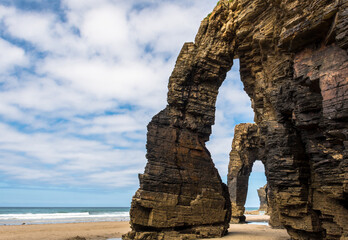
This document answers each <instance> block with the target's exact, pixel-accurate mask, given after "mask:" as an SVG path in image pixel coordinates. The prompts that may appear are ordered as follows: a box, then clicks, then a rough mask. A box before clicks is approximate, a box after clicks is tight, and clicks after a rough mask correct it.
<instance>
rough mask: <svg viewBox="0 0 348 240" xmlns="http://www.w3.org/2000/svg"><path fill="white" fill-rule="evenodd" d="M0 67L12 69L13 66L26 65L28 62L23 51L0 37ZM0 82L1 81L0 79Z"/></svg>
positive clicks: (4, 69)
mask: <svg viewBox="0 0 348 240" xmlns="http://www.w3.org/2000/svg"><path fill="white" fill-rule="evenodd" d="M0 52H1V55H0V69H2V71H6V70H12V68H13V67H14V66H26V65H27V64H28V62H29V60H28V58H27V56H26V55H25V52H24V50H23V49H22V48H19V47H17V46H15V45H13V44H11V43H9V42H8V41H5V40H4V39H2V38H0ZM0 82H2V81H1V80H0Z"/></svg>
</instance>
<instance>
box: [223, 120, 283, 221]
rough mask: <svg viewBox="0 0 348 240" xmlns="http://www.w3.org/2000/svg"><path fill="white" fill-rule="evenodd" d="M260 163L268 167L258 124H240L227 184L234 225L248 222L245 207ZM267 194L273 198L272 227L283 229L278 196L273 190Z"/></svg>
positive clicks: (270, 206) (233, 145)
mask: <svg viewBox="0 0 348 240" xmlns="http://www.w3.org/2000/svg"><path fill="white" fill-rule="evenodd" d="M256 160H261V161H262V163H263V164H264V165H265V164H267V161H266V153H265V142H263V138H262V137H261V133H260V131H259V128H258V126H257V124H253V123H242V124H239V125H237V126H236V127H235V129H234V138H233V143H232V150H231V152H230V162H229V165H228V175H227V185H228V190H229V194H230V199H231V205H232V216H231V223H244V222H245V216H244V211H245V207H244V205H245V202H246V198H247V193H248V184H249V176H250V173H251V171H252V168H253V164H254V163H255V161H256ZM265 169H267V168H265ZM266 177H267V172H266ZM267 192H268V195H269V196H268V198H267V199H268V206H269V207H268V209H269V212H268V214H269V215H270V225H271V226H272V227H274V228H281V227H282V225H281V222H280V219H279V210H278V209H277V205H276V204H275V202H274V193H273V192H272V189H270V188H269V187H268V188H267Z"/></svg>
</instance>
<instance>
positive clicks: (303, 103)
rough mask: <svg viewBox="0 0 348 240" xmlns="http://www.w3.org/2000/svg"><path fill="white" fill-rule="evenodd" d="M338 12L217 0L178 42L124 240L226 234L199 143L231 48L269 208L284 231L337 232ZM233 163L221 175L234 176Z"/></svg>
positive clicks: (339, 4) (346, 116) (346, 132)
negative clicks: (189, 36) (190, 38)
mask: <svg viewBox="0 0 348 240" xmlns="http://www.w3.org/2000/svg"><path fill="white" fill-rule="evenodd" d="M347 16H348V1H347V0H341V1H332V0H326V1H321V0H318V1H296V0H284V1H277V0H254V1H250V0H222V1H220V2H219V3H218V5H217V6H216V8H215V9H214V11H213V12H212V13H211V14H210V15H209V16H208V17H207V18H206V19H204V20H203V21H202V24H201V27H200V29H199V32H198V34H197V36H196V39H195V43H186V44H185V45H184V46H183V49H182V51H181V53H180V55H179V57H178V60H177V62H176V66H175V69H174V71H173V73H172V75H171V77H170V79H169V85H168V89H169V92H168V105H167V107H166V108H165V109H164V110H163V111H161V112H160V113H159V114H157V115H156V116H155V117H154V118H153V119H152V121H151V122H150V123H149V125H148V135H147V138H148V139H147V155H146V157H147V159H148V163H147V166H146V168H145V172H144V174H141V175H140V176H139V179H140V188H139V190H138V191H137V192H136V194H135V196H134V197H133V201H132V207H131V211H130V216H131V226H132V231H131V232H130V233H128V234H127V235H125V236H124V239H190V238H191V239H194V238H199V237H217V236H222V235H224V234H225V233H226V230H227V228H228V223H229V221H230V216H231V213H230V209H231V207H230V202H229V194H228V192H227V189H226V186H225V185H224V184H223V183H222V182H221V179H220V177H219V174H218V172H217V170H216V169H215V167H214V164H213V162H212V159H211V157H210V154H209V151H208V150H207V149H206V146H205V142H206V141H208V140H209V136H210V134H211V125H212V124H213V123H214V114H215V102H216V97H217V94H218V89H219V87H220V85H221V83H222V81H223V80H224V78H225V75H226V72H227V71H228V70H229V69H230V68H231V66H232V62H233V59H234V58H239V60H240V74H241V79H242V82H243V84H244V88H245V91H246V92H247V94H248V95H249V97H250V98H251V101H252V107H253V109H254V112H255V124H254V125H250V128H251V130H250V131H251V132H253V131H255V134H256V135H255V136H257V137H256V138H255V141H257V142H256V143H257V146H258V147H255V148H256V149H255V152H257V154H258V155H259V157H260V158H258V159H259V160H262V161H263V163H264V165H265V170H266V177H267V181H268V189H269V195H268V196H269V199H270V198H271V199H272V201H271V202H269V205H270V206H272V207H271V208H272V211H274V212H276V214H275V215H276V216H277V217H278V218H279V219H278V220H279V222H280V223H281V224H282V225H284V227H285V228H286V229H287V230H288V233H289V234H290V235H291V237H292V238H293V239H313V240H314V239H316V240H317V239H319V240H320V239H341V240H342V239H347V238H348V217H347V216H348V205H347V202H348V150H347V147H348V126H347V125H348V124H347V122H348V80H347V73H348V55H347V47H348V37H347V31H348V18H347ZM248 128H249V127H248ZM237 130H238V129H236V134H237V132H238V131H237ZM248 134H249V133H248ZM235 138H238V134H237V135H236V137H235ZM256 143H255V144H256ZM242 145H243V144H242ZM255 146H256V145H255ZM244 147H246V149H248V148H250V147H251V146H244ZM244 147H241V148H240V151H239V152H241V153H243V152H244V153H245V154H247V151H244V150H243V148H244ZM253 151H254V149H252V151H250V152H251V153H252V152H253ZM260 151H261V152H260ZM249 155H250V153H249ZM241 159H246V160H247V159H248V158H247V156H243V155H242V156H241ZM231 164H232V165H233V164H234V163H230V165H231ZM246 166H247V167H248V168H250V167H251V166H249V165H246ZM238 171H240V173H238V174H239V175H238V176H239V178H237V179H236V180H232V181H236V182H241V183H242V184H243V182H244V180H243V173H244V172H243V171H245V169H243V168H242V169H239V170H238ZM229 185H230V182H229ZM232 185H233V184H232ZM233 186H235V187H238V184H236V185H233ZM230 189H231V187H230ZM233 190H234V189H233V188H232V189H231V191H232V192H233ZM237 193H238V194H237V195H236V196H235V197H236V198H238V195H239V194H240V193H239V192H238V191H237ZM241 194H244V193H243V192H242V193H241ZM235 211H238V208H237V209H235V207H234V206H232V215H233V217H234V216H235V215H234V214H235Z"/></svg>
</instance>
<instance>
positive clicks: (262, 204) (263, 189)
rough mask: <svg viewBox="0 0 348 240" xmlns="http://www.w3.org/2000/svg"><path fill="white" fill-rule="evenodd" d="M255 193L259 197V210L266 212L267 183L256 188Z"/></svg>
mask: <svg viewBox="0 0 348 240" xmlns="http://www.w3.org/2000/svg"><path fill="white" fill-rule="evenodd" d="M257 195H258V196H259V199H260V207H259V211H263V212H267V184H266V185H265V186H263V187H260V188H259V189H257Z"/></svg>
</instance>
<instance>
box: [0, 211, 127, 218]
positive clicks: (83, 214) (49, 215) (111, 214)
mask: <svg viewBox="0 0 348 240" xmlns="http://www.w3.org/2000/svg"><path fill="white" fill-rule="evenodd" d="M124 217H129V213H128V212H109V213H97V214H96V213H94V214H90V213H89V212H78V213H25V214H0V220H37V219H52V220H54V219H81V218H82V219H83V218H94V219H95V218H124Z"/></svg>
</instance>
